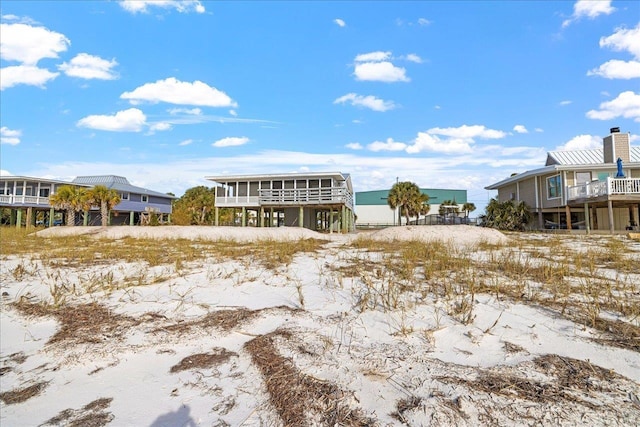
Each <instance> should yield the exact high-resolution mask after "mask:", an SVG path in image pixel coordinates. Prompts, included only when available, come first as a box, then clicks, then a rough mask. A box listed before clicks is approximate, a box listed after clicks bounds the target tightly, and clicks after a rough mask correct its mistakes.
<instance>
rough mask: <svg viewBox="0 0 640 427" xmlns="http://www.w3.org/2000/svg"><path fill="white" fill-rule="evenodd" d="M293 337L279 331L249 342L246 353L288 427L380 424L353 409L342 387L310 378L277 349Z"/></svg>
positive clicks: (270, 399) (288, 333)
mask: <svg viewBox="0 0 640 427" xmlns="http://www.w3.org/2000/svg"><path fill="white" fill-rule="evenodd" d="M291 337H292V336H291V333H290V332H288V331H283V330H278V331H275V332H272V333H270V334H267V335H262V336H259V337H257V338H254V339H253V340H251V341H249V342H247V343H246V344H245V346H244V348H245V350H247V352H249V354H250V355H251V359H252V360H253V363H254V364H255V365H256V366H257V367H258V369H259V371H260V373H261V374H262V378H263V380H264V383H265V387H266V389H267V392H268V393H269V403H270V404H271V405H272V406H273V407H274V408H275V410H276V412H277V413H278V415H279V417H280V421H281V422H282V425H284V426H285V427H301V426H311V425H314V426H316V425H317V426H336V425H340V426H372V425H375V424H376V423H375V422H374V421H373V420H371V419H369V418H366V417H364V416H363V415H362V413H361V411H360V410H358V409H352V408H351V407H350V406H349V405H348V404H347V403H345V400H347V395H346V393H345V392H344V391H342V390H340V389H339V388H338V386H336V385H335V384H332V383H330V382H327V381H323V380H319V379H317V378H314V377H312V376H310V375H306V374H304V373H302V372H300V370H299V369H298V368H297V367H296V366H295V364H294V363H293V361H292V360H291V359H288V358H285V357H284V356H282V355H281V354H280V353H279V352H278V350H277V347H276V341H277V340H278V339H291Z"/></svg>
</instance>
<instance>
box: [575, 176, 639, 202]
mask: <svg viewBox="0 0 640 427" xmlns="http://www.w3.org/2000/svg"><path fill="white" fill-rule="evenodd" d="M614 194H618V195H620V194H634V195H640V178H607V180H606V181H592V182H588V183H586V184H581V185H573V186H570V187H567V199H568V200H575V199H587V198H592V197H600V196H610V195H614Z"/></svg>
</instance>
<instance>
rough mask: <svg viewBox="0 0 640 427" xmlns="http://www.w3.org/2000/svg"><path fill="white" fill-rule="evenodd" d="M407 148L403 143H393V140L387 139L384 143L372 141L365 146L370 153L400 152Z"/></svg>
mask: <svg viewBox="0 0 640 427" xmlns="http://www.w3.org/2000/svg"><path fill="white" fill-rule="evenodd" d="M406 148H407V144H405V143H404V142H398V141H394V140H393V138H387V140H386V141H385V142H382V141H374V142H372V143H371V144H369V145H367V149H369V150H371V151H402V150H404V149H406Z"/></svg>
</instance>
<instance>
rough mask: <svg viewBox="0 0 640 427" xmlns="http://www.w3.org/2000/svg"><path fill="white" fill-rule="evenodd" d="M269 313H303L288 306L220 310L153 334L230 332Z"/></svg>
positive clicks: (161, 329)
mask: <svg viewBox="0 0 640 427" xmlns="http://www.w3.org/2000/svg"><path fill="white" fill-rule="evenodd" d="M269 312H276V313H277V312H287V313H298V312H302V310H300V309H294V308H290V307H287V306H284V305H282V306H277V307H269V308H265V309H260V310H249V309H247V308H238V309H233V310H218V311H214V312H211V313H209V314H207V315H205V316H203V317H201V318H200V319H197V320H192V321H188V322H178V323H174V324H171V325H167V326H163V327H161V328H157V329H154V330H153V331H152V332H170V333H177V334H181V335H182V334H187V333H190V332H192V331H193V330H195V329H200V330H210V329H214V328H216V329H221V330H222V331H225V332H229V331H231V330H232V329H235V328H237V327H239V326H241V325H243V324H244V323H246V322H250V321H251V320H253V319H255V318H256V317H258V316H259V315H261V314H263V313H269Z"/></svg>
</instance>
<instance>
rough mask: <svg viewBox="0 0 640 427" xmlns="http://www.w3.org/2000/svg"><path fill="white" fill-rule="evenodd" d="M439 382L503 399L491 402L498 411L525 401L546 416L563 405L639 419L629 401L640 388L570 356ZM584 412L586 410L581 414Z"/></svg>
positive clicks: (638, 410)
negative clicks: (631, 395)
mask: <svg viewBox="0 0 640 427" xmlns="http://www.w3.org/2000/svg"><path fill="white" fill-rule="evenodd" d="M523 374H526V377H525V376H523ZM435 379H437V380H438V381H441V382H443V383H445V384H456V385H461V386H464V387H465V388H466V389H470V390H473V391H474V392H476V393H477V392H480V393H483V394H485V395H487V396H499V397H501V398H503V399H504V400H502V401H501V402H502V403H499V402H498V400H497V399H496V398H495V397H494V398H492V402H493V403H494V404H495V406H494V407H493V409H499V408H500V407H501V406H504V408H508V407H510V406H511V405H510V403H509V402H515V401H517V400H526V401H529V402H533V403H535V404H537V405H544V406H542V407H543V408H546V409H544V410H545V411H552V412H553V411H554V410H555V409H553V408H558V407H560V406H564V407H574V408H575V410H585V411H586V410H589V411H591V413H593V414H597V413H599V412H607V413H608V414H609V415H611V414H616V413H622V412H624V413H626V414H635V416H636V417H640V408H638V407H636V406H635V405H634V403H633V402H632V401H631V400H630V399H629V396H628V395H629V393H637V392H638V386H637V384H635V383H634V382H633V381H630V380H628V379H627V378H625V377H622V376H620V375H618V374H616V373H614V372H612V371H609V370H606V369H603V368H601V367H599V366H595V365H592V364H591V363H589V362H586V361H582V360H576V359H572V358H569V357H561V356H558V355H552V354H547V355H544V356H540V357H537V358H535V359H534V360H533V361H531V362H525V363H523V364H520V365H519V366H515V367H497V368H491V369H482V370H480V371H479V372H478V373H477V374H476V375H475V378H463V377H458V376H436V377H435ZM576 405H579V406H578V407H576ZM580 407H582V409H578V408H580ZM637 419H640V418H637Z"/></svg>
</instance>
